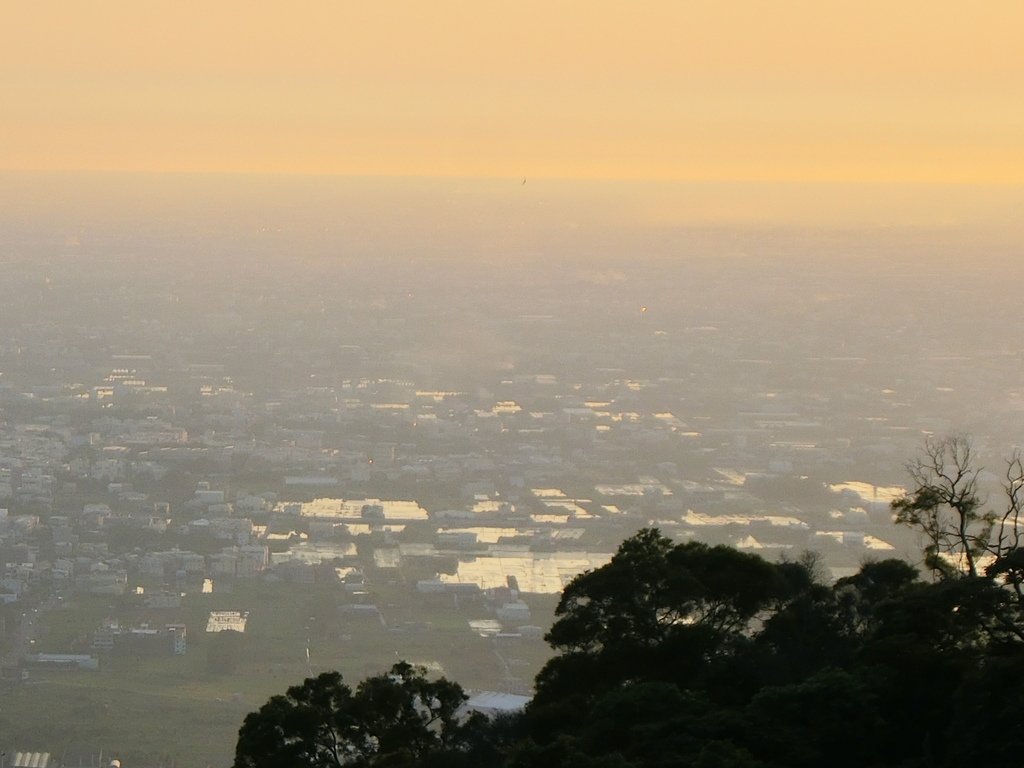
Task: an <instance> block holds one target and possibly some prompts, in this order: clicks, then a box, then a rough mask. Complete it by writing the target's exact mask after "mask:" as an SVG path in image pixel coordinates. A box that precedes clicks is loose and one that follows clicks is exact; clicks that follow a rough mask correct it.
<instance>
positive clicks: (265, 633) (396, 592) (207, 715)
mask: <svg viewBox="0 0 1024 768" xmlns="http://www.w3.org/2000/svg"><path fill="white" fill-rule="evenodd" d="M368 575H370V574H368ZM372 576H373V578H372V580H371V585H370V586H368V587H367V591H368V592H369V596H367V597H361V598H358V601H360V602H369V601H372V602H373V603H374V604H376V605H377V606H378V607H379V609H380V614H379V615H377V614H370V615H360V614H358V613H348V612H346V611H345V609H344V607H343V606H344V605H345V604H347V603H351V602H353V598H352V597H351V596H350V595H348V594H347V593H346V592H345V591H344V589H343V588H342V587H341V585H340V584H338V583H330V584H287V583H280V582H279V583H270V582H265V581H240V582H237V583H235V584H234V585H232V588H231V590H230V591H220V592H214V593H213V594H205V595H204V594H190V595H188V596H187V597H186V598H185V599H184V601H183V604H182V607H181V609H171V610H160V611H155V610H147V609H145V608H143V607H142V606H141V604H140V603H139V601H137V600H133V599H129V598H124V599H120V598H110V597H91V596H85V597H78V598H75V599H74V600H73V601H69V602H70V605H69V606H67V607H64V608H61V609H58V610H52V611H48V612H46V613H44V614H41V616H40V620H39V624H40V628H41V630H42V631H41V633H40V636H39V639H38V641H37V647H38V648H39V650H42V651H53V652H77V653H91V652H92V651H91V650H90V649H89V647H88V646H89V644H90V643H91V637H92V632H93V631H94V630H95V629H96V628H97V627H98V626H99V625H100V623H101V622H102V621H103V620H104V619H116V620H119V621H121V622H122V623H123V624H132V623H139V622H142V621H149V622H150V623H151V624H152V625H154V626H157V625H162V624H164V623H170V622H184V623H185V624H186V626H187V627H188V645H189V648H188V653H187V654H186V655H185V656H177V657H174V656H169V655H168V656H162V657H157V658H132V657H124V656H103V657H101V668H100V670H99V671H91V672H90V671H84V670H73V671H72V670H53V669H32V670H31V677H30V679H29V681H28V682H26V683H23V684H20V685H14V686H11V687H8V688H6V689H4V691H3V699H2V700H3V706H2V708H0V733H2V734H3V737H4V747H5V748H6V749H12V748H13V749H18V750H38V751H48V752H51V753H53V754H55V755H58V756H59V755H61V754H64V753H65V752H80V751H85V750H87V749H92V750H93V751H98V750H99V749H102V750H103V751H104V753H105V754H111V755H112V756H118V757H121V758H122V759H123V760H125V762H126V764H131V765H136V766H160V765H163V766H171V765H177V766H199V767H200V768H201V767H202V766H206V765H210V766H227V765H229V764H230V762H231V759H232V754H233V749H234V742H235V736H236V733H237V730H238V727H239V726H240V725H241V722H242V719H243V718H244V717H245V714H246V713H247V712H250V711H252V710H253V709H255V708H257V707H258V706H259V705H260V704H262V703H263V702H264V701H266V699H267V698H268V697H269V696H271V695H273V694H275V693H282V692H284V690H285V689H286V688H287V687H288V686H289V685H293V684H295V683H298V682H301V680H302V679H303V678H304V677H306V676H307V674H308V672H309V671H312V672H313V673H314V674H316V673H318V672H321V671H325V670H330V669H337V670H340V671H341V672H342V674H343V675H344V677H345V679H346V680H348V681H349V682H350V683H351V684H355V683H357V682H358V681H359V680H360V679H362V678H363V677H365V676H368V675H372V674H377V673H379V672H381V671H383V670H385V669H387V668H389V667H390V666H391V664H393V663H394V662H395V661H397V660H399V659H405V660H408V661H411V662H414V663H423V664H428V665H431V666H432V667H433V665H434V664H436V665H439V666H440V668H441V669H443V671H444V674H446V675H447V676H448V677H449V678H452V679H454V680H457V681H458V682H459V683H461V684H462V685H463V686H464V687H466V688H469V689H496V688H510V687H511V688H520V689H521V688H522V687H524V686H528V685H529V681H530V680H532V678H533V676H534V675H535V674H536V672H537V670H538V669H539V668H540V665H541V664H542V663H543V662H544V660H545V659H546V658H547V657H548V655H549V649H548V647H547V646H546V645H545V644H544V643H543V642H541V641H539V640H534V641H518V640H512V641H495V640H493V639H485V638H481V637H479V636H477V635H475V634H473V633H472V632H470V631H469V629H468V625H467V623H466V622H467V620H468V619H475V618H486V617H488V615H490V614H489V613H488V610H487V608H486V606H485V605H484V604H483V603H482V602H476V601H473V600H465V599H463V600H461V601H460V602H459V603H458V604H456V603H455V601H453V600H452V598H450V597H445V596H440V595H418V594H416V593H415V590H414V589H412V588H411V586H410V585H409V584H408V583H406V582H404V581H403V580H402V579H400V578H396V576H397V574H392V573H390V572H382V573H374V574H372ZM553 606H554V600H553V598H537V599H534V600H531V608H532V609H533V611H534V618H533V620H532V621H533V623H535V624H542V625H546V624H548V623H549V622H550V616H551V611H552V609H553ZM213 610H237V611H248V612H249V621H248V625H247V627H246V632H245V634H244V635H242V636H237V635H235V636H233V637H232V635H233V634H234V633H221V634H207V633H206V632H205V631H204V630H205V627H206V619H207V616H208V614H209V612H210V611H213ZM307 641H308V647H309V654H310V655H309V664H308V667H307V661H306V647H307ZM128 761H130V763H129V762H128Z"/></svg>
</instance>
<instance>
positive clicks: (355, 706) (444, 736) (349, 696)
mask: <svg viewBox="0 0 1024 768" xmlns="http://www.w3.org/2000/svg"><path fill="white" fill-rule="evenodd" d="M465 699H466V695H465V694H464V693H463V691H462V688H461V687H460V686H459V685H458V684H457V683H453V682H451V681H449V680H446V679H444V678H441V679H439V680H429V679H428V678H427V677H426V670H424V669H422V668H417V667H413V666H411V665H409V664H406V663H405V662H400V663H398V664H395V665H394V666H393V667H392V668H391V671H390V672H389V673H387V674H383V675H377V676H375V677H370V678H367V679H366V680H363V681H362V682H361V683H360V684H359V685H358V687H357V688H356V689H355V691H353V690H352V689H351V688H350V687H349V686H347V685H346V684H345V683H344V682H343V681H342V678H341V675H340V674H339V673H338V672H325V673H323V674H321V675H318V676H317V677H311V678H308V679H307V680H306V681H305V682H304V683H302V685H296V686H292V687H291V688H289V689H288V691H287V693H285V695H283V696H280V695H279V696H273V697H271V699H270V700H269V701H268V702H267V703H266V704H264V705H263V706H262V707H260V709H259V710H258V711H256V712H253V713H251V714H249V715H248V716H247V717H246V718H245V721H244V723H243V724H242V728H241V730H240V731H239V734H238V742H237V745H236V748H235V762H234V768H295V767H296V766H317V767H318V768H319V767H321V766H323V767H324V768H338V767H340V766H371V765H372V766H385V765H387V766H407V765H408V766H411V765H422V764H424V763H425V761H426V760H428V759H429V758H431V757H433V756H436V754H438V753H442V752H445V751H447V750H454V751H457V750H458V749H459V748H460V747H461V746H462V739H463V736H464V734H465V733H466V728H465V727H464V726H463V725H462V724H460V723H459V722H458V720H457V718H456V712H457V711H458V709H459V707H460V706H461V705H462V703H463V702H464V701H465Z"/></svg>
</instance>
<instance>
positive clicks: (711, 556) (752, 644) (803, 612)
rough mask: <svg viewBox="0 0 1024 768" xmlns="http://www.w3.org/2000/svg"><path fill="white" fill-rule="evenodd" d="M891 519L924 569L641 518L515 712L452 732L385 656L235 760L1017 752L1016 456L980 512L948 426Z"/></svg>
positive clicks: (965, 446) (708, 767) (245, 736)
mask: <svg viewBox="0 0 1024 768" xmlns="http://www.w3.org/2000/svg"><path fill="white" fill-rule="evenodd" d="M910 474H911V478H912V480H913V481H914V486H913V487H912V489H911V491H910V492H909V493H908V494H907V495H906V496H905V497H904V498H903V499H900V500H898V501H897V502H896V503H895V504H894V505H893V508H894V512H895V515H896V519H897V520H898V521H899V522H900V523H903V524H905V525H910V526H913V527H916V528H917V529H918V530H920V531H921V532H922V534H923V535H924V539H925V544H924V564H925V565H926V568H927V569H928V570H930V571H931V573H932V575H933V578H932V579H930V580H923V579H922V578H921V574H920V572H919V571H918V569H917V568H916V567H914V566H912V565H911V564H909V563H906V562H902V561H899V560H883V561H877V562H865V563H864V564H862V566H861V568H860V570H859V571H858V572H857V573H856V574H854V575H852V576H850V577H847V578H844V579H840V580H839V581H837V582H835V583H834V584H832V583H827V582H826V580H825V579H824V578H823V574H822V573H821V568H820V563H817V562H816V561H815V560H814V558H813V557H801V558H799V559H797V560H796V561H789V562H786V561H784V562H777V563H769V562H767V561H765V560H764V559H762V558H760V557H758V556H756V555H751V554H747V553H742V552H739V551H737V550H734V549H731V548H728V547H721V546H709V545H705V544H700V543H696V542H684V543H676V542H674V541H672V540H671V539H669V538H667V537H666V536H664V535H662V534H661V533H660V532H659V531H657V530H654V529H646V530H641V531H639V532H638V533H637V534H636V535H634V536H632V537H630V538H629V539H627V540H626V541H624V542H623V543H622V544H621V546H620V547H619V549H618V551H617V552H616V554H615V555H614V556H613V557H612V558H611V560H610V562H609V563H608V564H606V565H605V566H603V567H601V568H597V569H594V570H591V571H588V572H586V573H583V574H581V575H580V576H578V577H576V578H575V579H573V580H572V582H570V583H569V584H568V585H567V586H566V588H565V590H564V592H563V594H562V596H561V600H560V601H559V604H558V607H557V609H556V617H555V622H554V624H553V626H552V627H551V630H550V632H549V633H548V635H547V640H548V642H549V643H550V644H551V646H552V648H553V650H554V651H555V655H554V656H553V658H552V659H551V660H550V661H549V662H548V663H547V664H546V665H545V666H544V668H543V669H542V670H541V672H540V674H539V675H538V676H537V679H536V683H535V688H536V695H535V696H534V699H533V701H532V702H531V704H530V705H529V707H528V708H527V710H526V712H525V713H524V714H523V715H522V716H520V717H516V718H502V719H500V720H497V721H494V722H490V723H486V722H482V721H481V720H479V719H475V720H471V721H465V722H460V720H459V717H458V711H459V706H460V705H461V703H462V702H463V700H464V698H465V696H464V694H463V693H462V690H461V689H460V688H459V687H458V685H456V684H455V683H451V682H449V681H446V680H443V679H442V680H434V681H431V680H429V679H427V678H426V676H425V674H424V672H423V670H419V669H415V668H413V667H410V666H409V665H407V664H400V665H396V666H395V667H394V668H392V670H391V672H390V673H389V674H386V675H379V676H377V677H372V678H369V679H367V680H364V681H363V682H362V683H360V684H359V685H358V686H356V688H355V690H351V689H349V688H348V686H346V685H345V684H344V683H343V682H342V680H341V677H340V675H338V674H337V673H327V674H324V675H320V676H319V677H317V678H311V679H308V680H306V681H305V683H303V684H302V685H301V686H296V687H294V688H291V689H289V690H288V692H287V694H286V695H284V696H275V697H273V698H271V699H270V701H268V702H267V703H266V704H265V705H264V706H263V707H262V708H261V709H260V710H259V711H258V712H255V713H253V714H251V715H249V716H248V717H247V718H246V720H245V723H244V725H243V726H242V729H241V731H240V733H239V741H238V748H237V757H236V760H235V768H284V766H335V767H337V766H343V765H344V766H349V765H353V766H413V765H416V766H444V767H445V768H452V767H454V766H458V767H459V768H462V766H470V765H472V766H474V767H479V768H526V766H530V768H534V766H541V767H547V768H561V767H564V768H568V767H569V766H573V768H578V767H580V766H583V767H584V768H641V767H643V768H646V767H648V766H652V767H654V766H656V767H658V768H662V767H665V768H668V766H673V767H676V766H678V767H679V768H688V767H689V768H717V767H721V768H725V767H726V766H729V767H730V768H783V767H786V768H803V767H806V768H815V767H816V766H822V765H829V766H838V767H840V768H842V767H843V766H849V768H854V766H874V767H876V768H919V767H923V766H929V767H932V768H952V767H953V766H960V765H963V764H966V763H968V762H970V763H978V762H982V763H986V762H987V763H988V764H991V765H1013V764H1018V763H1019V762H1020V755H1021V754H1024V730H1022V729H1020V728H1019V727H1018V723H1019V716H1020V711H1021V708H1022V707H1024V693H1022V692H1024V596H1022V581H1024V552H1022V550H1021V547H1020V544H1021V540H1020V526H1019V523H1020V522H1021V521H1020V520H1019V517H1020V510H1021V504H1020V498H1021V493H1022V489H1024V467H1022V464H1021V460H1020V458H1019V457H1016V456H1014V457H1013V458H1012V459H1011V460H1010V461H1009V462H1008V465H1007V472H1006V478H1005V482H1004V486H1003V487H1004V491H1005V505H1004V506H1002V507H1001V508H1000V509H999V511H997V512H992V511H988V510H987V509H986V507H987V504H986V502H985V500H984V498H983V497H982V496H981V493H980V490H979V486H980V483H979V481H980V479H981V477H982V475H981V474H980V468H979V467H978V466H977V465H976V459H975V454H974V450H973V448H972V446H971V445H970V442H969V441H968V440H966V438H963V437H961V436H956V437H953V438H946V439H944V440H940V441H937V442H930V443H927V444H926V446H925V450H924V453H923V455H922V457H921V458H919V459H918V460H916V461H915V462H914V463H912V464H911V465H910Z"/></svg>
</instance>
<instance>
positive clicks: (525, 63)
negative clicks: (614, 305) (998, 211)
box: [0, 0, 1024, 184]
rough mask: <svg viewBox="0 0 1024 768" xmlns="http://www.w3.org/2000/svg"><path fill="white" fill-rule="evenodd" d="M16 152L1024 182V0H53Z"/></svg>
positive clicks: (13, 64) (35, 13)
mask: <svg viewBox="0 0 1024 768" xmlns="http://www.w3.org/2000/svg"><path fill="white" fill-rule="evenodd" d="M3 17H4V19H3V24H2V27H0V105H2V109H0V168H5V169H23V170H36V169H49V170H54V169H65V170H67V169H72V170H74V169H103V170H149V171H165V170H181V171H242V172H260V173H263V172H270V173H278V172H299V173H338V174H361V175H362V174H368V175H373V174H399V175H405V174H411V175H419V174H423V175H464V176H476V175H483V176H505V175H508V176H521V175H527V176H531V177H545V176H546V177H577V178H632V179H681V180H715V181H730V180H753V181H775V180H785V181H796V182H803V181H829V182H844V181H860V182H876V181H883V182H888V181H899V182H947V183H970V184H976V183H993V182H994V183H1013V184H1020V183H1024V49H1022V47H1021V42H1020V34H1021V29H1024V3H1022V2H1021V0H984V2H960V1H959V0H858V1H857V2H838V1H837V0H764V1H763V2H762V1H760V0H745V1H742V2H741V1H738V0H700V1H699V2H693V1H691V0H650V1H649V2H607V1H606V0H581V1H579V2H555V1H553V0H539V1H535V0H515V2H487V1H486V0H484V1H482V0H465V1H463V0H429V2H428V1H427V0H423V1H416V2H412V1H410V2H403V3H397V2H389V1H388V0H375V1H374V2H366V1H365V0H360V2H349V1H348V0H330V1H329V2H328V1H325V0H307V1H302V0H300V1H299V2H292V3H282V2H262V1H259V0H246V2H234V1H233V0H217V2H187V1H184V0H175V2H158V1H157V0H131V2H127V1H125V2H122V1H120V0H117V1H114V0H96V1H95V2H77V1H75V0H66V1H65V2H55V1H53V0H33V1H32V2H9V3H5V7H4V13H3Z"/></svg>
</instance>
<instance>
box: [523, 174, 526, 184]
mask: <svg viewBox="0 0 1024 768" xmlns="http://www.w3.org/2000/svg"><path fill="white" fill-rule="evenodd" d="M525 183H526V177H525V176H523V184H525Z"/></svg>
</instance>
